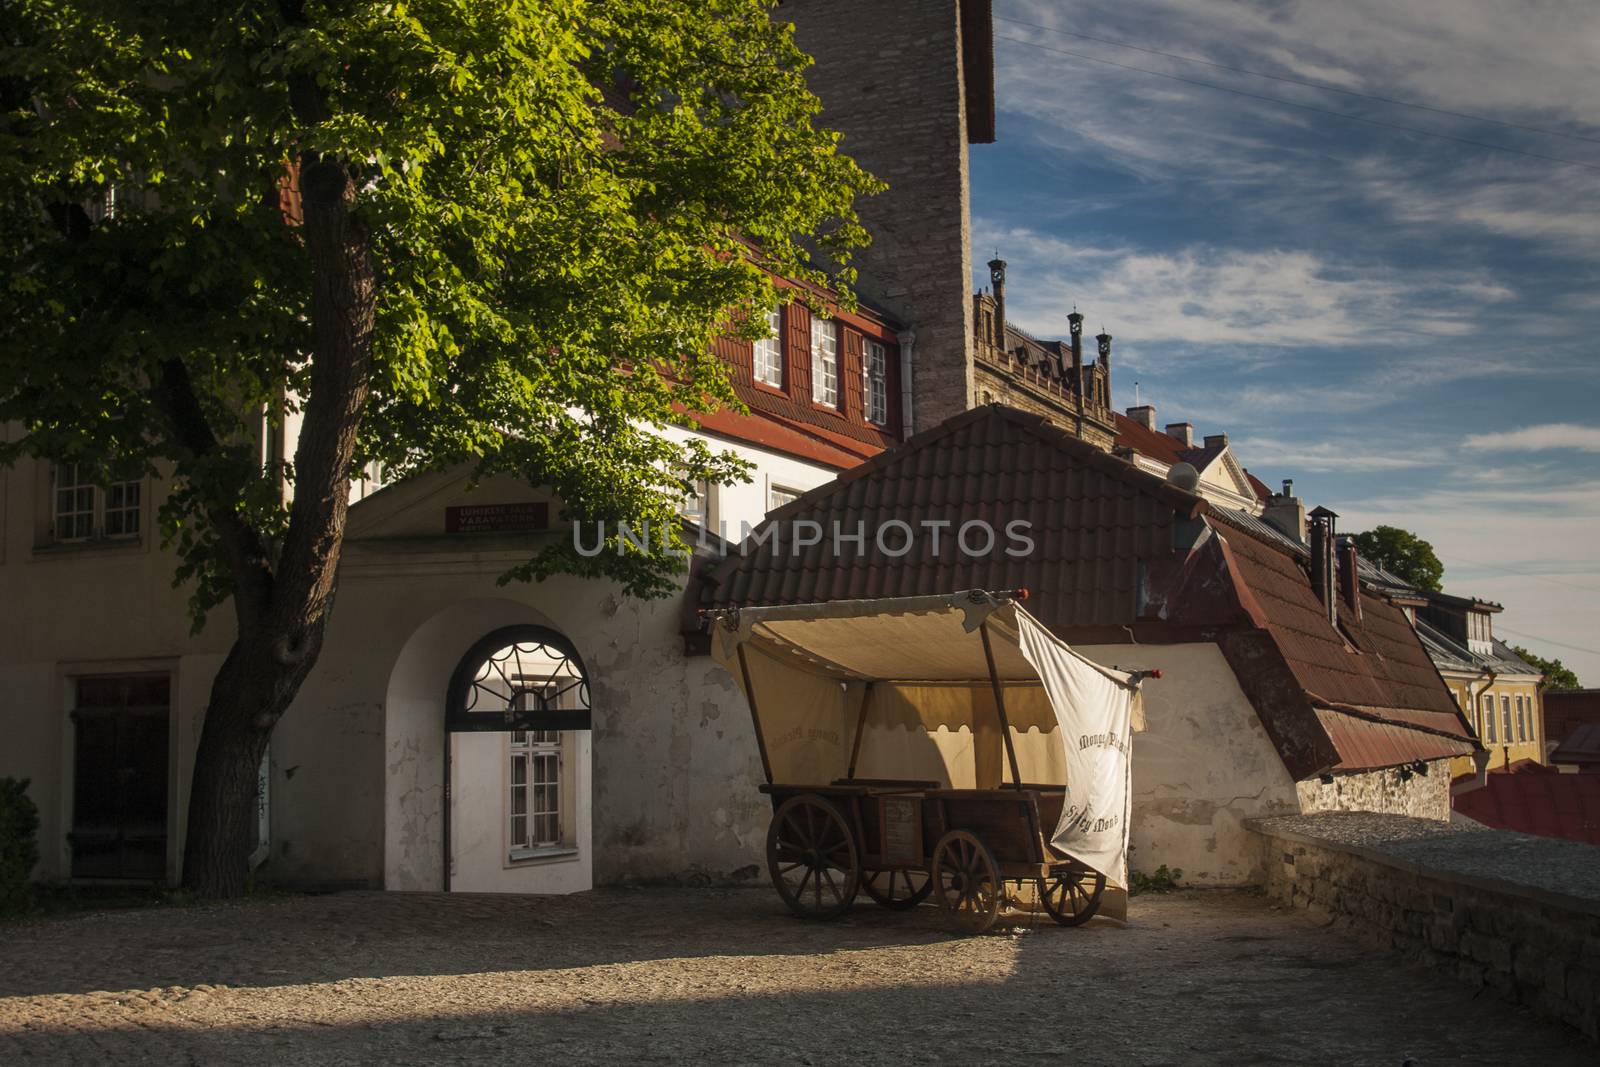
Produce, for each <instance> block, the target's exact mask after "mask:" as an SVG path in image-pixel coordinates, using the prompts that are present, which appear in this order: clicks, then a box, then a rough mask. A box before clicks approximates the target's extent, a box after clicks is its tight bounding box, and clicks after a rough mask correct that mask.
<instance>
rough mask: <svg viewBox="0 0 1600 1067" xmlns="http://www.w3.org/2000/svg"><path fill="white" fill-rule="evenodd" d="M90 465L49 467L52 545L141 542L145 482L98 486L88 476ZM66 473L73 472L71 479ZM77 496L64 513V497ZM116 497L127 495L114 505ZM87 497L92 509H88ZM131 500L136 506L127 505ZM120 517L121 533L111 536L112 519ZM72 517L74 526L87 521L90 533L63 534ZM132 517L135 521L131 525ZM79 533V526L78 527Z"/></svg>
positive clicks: (129, 480) (128, 480) (136, 480)
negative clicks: (79, 520)
mask: <svg viewBox="0 0 1600 1067" xmlns="http://www.w3.org/2000/svg"><path fill="white" fill-rule="evenodd" d="M86 466H87V465H86V464H84V463H81V462H72V463H52V464H50V465H49V473H50V491H49V512H48V514H49V527H48V533H49V537H48V541H47V543H48V544H51V545H95V544H104V543H116V544H126V543H133V542H138V541H139V540H141V539H142V538H143V536H144V519H145V512H146V507H145V491H144V481H145V480H144V478H142V477H140V478H123V479H119V480H117V481H114V482H94V481H90V480H88V478H87V475H86V474H85V473H84V470H85V467H86ZM64 472H70V478H68V477H66V476H65V474H64ZM63 493H72V494H74V499H73V501H72V502H73V504H74V505H76V506H75V507H73V508H71V509H63V508H62V506H61V504H62V494H63ZM113 493H118V494H123V495H122V496H120V497H119V498H118V500H117V503H116V504H115V506H113V504H112V498H113ZM84 494H87V503H88V507H84V506H83V503H84V501H85V496H84ZM130 496H131V498H132V504H131V505H130V504H129V503H128V502H127V501H128V498H129V497H130ZM112 515H115V516H118V523H117V525H118V527H119V528H118V530H117V531H116V532H115V533H112V532H110V517H111V516H112ZM68 516H70V517H71V518H72V519H73V520H74V524H76V521H77V520H78V519H81V518H84V517H87V521H88V526H89V529H88V532H87V533H84V534H78V533H76V532H74V533H72V534H71V535H70V536H63V534H62V520H63V517H68ZM130 516H131V521H130ZM74 530H76V525H74Z"/></svg>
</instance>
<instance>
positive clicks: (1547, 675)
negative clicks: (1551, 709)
mask: <svg viewBox="0 0 1600 1067" xmlns="http://www.w3.org/2000/svg"><path fill="white" fill-rule="evenodd" d="M1510 647H1511V651H1513V652H1515V653H1516V654H1517V655H1518V656H1519V657H1521V658H1522V660H1523V661H1524V662H1526V663H1527V664H1528V665H1529V666H1530V667H1537V668H1538V670H1539V673H1540V674H1542V675H1544V679H1543V680H1542V681H1540V683H1539V688H1540V689H1541V690H1543V689H1582V688H1583V683H1582V682H1580V681H1578V676H1577V674H1575V673H1574V672H1573V670H1572V668H1571V667H1568V666H1567V665H1566V664H1565V663H1562V662H1561V661H1560V660H1558V659H1545V658H1544V657H1543V656H1540V655H1536V654H1535V653H1532V652H1529V651H1528V650H1527V649H1525V648H1523V647H1522V646H1521V645H1512V646H1510Z"/></svg>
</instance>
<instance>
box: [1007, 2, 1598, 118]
mask: <svg viewBox="0 0 1600 1067" xmlns="http://www.w3.org/2000/svg"><path fill="white" fill-rule="evenodd" d="M994 17H995V19H996V21H999V22H1010V23H1014V24H1015V25H1018V26H1027V27H1030V28H1031V29H1035V30H1044V31H1045V32H1047V33H1059V34H1061V35H1062V36H1063V37H1076V38H1078V39H1079V40H1081V41H1093V42H1095V43H1096V44H1108V45H1111V46H1112V47H1113V48H1127V49H1131V50H1132V51H1135V52H1144V53H1145V54H1147V55H1152V56H1161V57H1163V58H1165V59H1176V60H1179V61H1181V62H1184V63H1199V64H1201V65H1202V66H1206V67H1215V68H1216V69H1217V70H1227V71H1232V72H1233V73H1235V74H1248V75H1250V76H1251V77H1252V78H1270V79H1271V80H1272V81H1276V82H1283V83H1285V84H1287V85H1302V86H1304V87H1306V88H1307V89H1321V90H1322V91H1324V92H1329V93H1339V94H1341V95H1343V96H1353V97H1356V98H1358V99H1361V100H1375V101H1377V102H1378V103H1380V104H1394V105H1396V106H1397V107H1410V108H1416V109H1417V110H1419V111H1432V112H1433V113H1434V114H1436V115H1450V116H1451V117H1453V118H1458V119H1467V120H1469V121H1472V122H1488V123H1492V124H1493V125H1495V126H1506V127H1509V128H1510V129H1513V130H1525V131H1527V132H1528V133H1538V134H1543V135H1544V136H1546V137H1565V138H1568V139H1570V140H1574V141H1587V142H1588V143H1590V144H1600V137H1585V136H1584V135H1583V134H1581V133H1568V132H1566V131H1564V130H1549V129H1545V128H1544V127H1543V126H1529V125H1527V124H1526V123H1522V122H1508V121H1506V120H1505V119H1495V118H1490V117H1489V116H1488V115H1476V114H1473V113H1471V112H1468V111H1451V110H1450V109H1449V108H1446V107H1434V106H1433V105H1432V104H1419V103H1416V102H1415V101H1412V100H1399V99H1396V98H1395V97H1392V96H1378V95H1377V94H1375V93H1361V92H1357V91H1356V90H1354V89H1345V88H1343V87H1341V86H1338V85H1328V84H1327V83H1325V82H1314V81H1309V80H1306V79H1303V78H1290V77H1286V76H1285V75H1282V74H1268V73H1267V72H1266V71H1261V70H1251V69H1250V68H1248V67H1235V66H1231V65H1229V64H1227V63H1218V62H1215V61H1214V60H1210V59H1202V58H1200V57H1199V56H1186V55H1183V54H1181V53H1179V52H1163V51H1162V50H1161V49H1159V48H1147V47H1145V46H1144V45H1137V44H1131V43H1129V42H1127V41H1114V40H1112V39H1111V38H1109V37H1095V36H1093V35H1091V34H1087V33H1077V32H1075V31H1073V30H1062V29H1057V28H1056V27H1054V26H1046V25H1044V24H1043V23H1039V22H1024V21H1023V20H1022V19H1014V18H1008V17H1007V16H1005V15H996V16H994ZM1008 39H1009V38H1008Z"/></svg>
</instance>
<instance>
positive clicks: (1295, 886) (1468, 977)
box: [1251, 819, 1600, 1038]
mask: <svg viewBox="0 0 1600 1067" xmlns="http://www.w3.org/2000/svg"><path fill="white" fill-rule="evenodd" d="M1277 821H1278V820H1270V819H1269V820H1261V821H1260V822H1258V823H1255V824H1253V825H1252V827H1251V828H1252V829H1254V830H1255V831H1256V833H1257V834H1258V835H1259V839H1260V840H1261V842H1262V845H1263V848H1264V851H1265V856H1264V860H1263V862H1264V868H1265V871H1266V889H1267V892H1268V894H1269V895H1270V896H1272V897H1273V898H1275V899H1277V900H1279V901H1281V902H1283V903H1284V904H1287V905H1289V906H1292V907H1296V908H1302V909H1305V910H1306V911H1307V912H1309V913H1311V914H1313V915H1315V916H1317V917H1319V918H1322V919H1326V920H1329V921H1331V922H1333V923H1335V924H1336V925H1338V926H1340V927H1342V928H1344V929H1345V930H1346V931H1347V932H1349V933H1352V934H1354V935H1356V936H1358V937H1360V938H1361V939H1363V940H1365V941H1367V942H1369V943H1371V944H1375V945H1378V946H1381V947H1384V948H1390V949H1395V950H1398V951H1400V952H1402V953H1405V954H1406V955H1408V956H1409V957H1411V958H1413V959H1415V960H1417V961H1419V962H1421V963H1424V964H1427V965H1429V966H1432V967H1434V968H1436V969H1438V970H1441V971H1443V972H1445V973H1446V974H1450V975H1454V976H1455V977H1456V978H1458V979H1460V980H1461V981H1463V982H1466V983H1469V984H1471V985H1473V986H1476V987H1478V988H1480V989H1484V990H1489V991H1492V992H1493V993H1495V994H1497V995H1499V996H1500V997H1502V998H1504V999H1506V1000H1509V1001H1511V1002H1513V1003H1517V1004H1522V1005H1524V1006H1526V1007H1528V1008H1529V1009H1531V1010H1532V1011H1534V1012H1535V1013H1537V1014H1539V1015H1542V1016H1544V1017H1546V1018H1549V1019H1555V1020H1559V1021H1561V1022H1564V1023H1567V1024H1569V1025H1571V1026H1574V1027H1576V1028H1578V1029H1579V1030H1581V1031H1582V1032H1583V1033H1585V1034H1587V1035H1588V1036H1589V1037H1593V1038H1600V901H1596V900H1593V899H1580V898H1574V897H1570V896H1564V895H1562V894H1558V893H1552V892H1549V891H1547V890H1544V889H1541V888H1538V887H1535V886H1524V885H1518V884H1515V883H1513V882H1508V881H1502V880H1497V879H1486V878H1477V877H1472V876H1469V875H1463V874H1461V873H1458V872H1453V871H1450V870H1441V869H1437V868H1430V867H1428V866H1425V865H1422V864H1418V863H1414V862H1408V861H1406V860H1404V859H1398V858H1394V857H1391V856H1386V855H1382V854H1378V853H1374V852H1372V851H1369V850H1365V849H1362V848H1359V847H1352V846H1349V845H1346V844H1343V843H1337V842H1329V841H1326V840H1320V839H1317V838H1314V837H1308V836H1305V835H1301V834H1296V833H1292V832H1285V831H1283V830H1280V829H1274V828H1272V824H1273V823H1275V822H1277ZM1462 836H1468V837H1473V838H1480V837H1481V838H1484V839H1485V840H1484V842H1483V845H1484V847H1489V848H1493V847H1503V844H1502V843H1501V842H1500V841H1498V840H1495V841H1491V840H1488V839H1489V838H1490V837H1494V838H1500V837H1501V836H1502V835H1498V834H1495V835H1490V834H1471V835H1462ZM1506 836H1510V837H1521V836H1522V835H1506ZM1561 844H1564V843H1561Z"/></svg>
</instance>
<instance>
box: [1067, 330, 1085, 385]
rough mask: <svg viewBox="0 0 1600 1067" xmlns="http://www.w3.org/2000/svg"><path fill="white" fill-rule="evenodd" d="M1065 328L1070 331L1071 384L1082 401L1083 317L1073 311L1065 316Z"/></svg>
mask: <svg viewBox="0 0 1600 1067" xmlns="http://www.w3.org/2000/svg"><path fill="white" fill-rule="evenodd" d="M1067 326H1068V328H1069V329H1070V330H1071V331H1072V384H1073V386H1074V388H1076V389H1077V390H1078V399H1079V400H1082V399H1083V316H1082V315H1080V314H1078V313H1077V312H1076V311H1074V312H1073V313H1072V314H1070V315H1068V316H1067Z"/></svg>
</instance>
